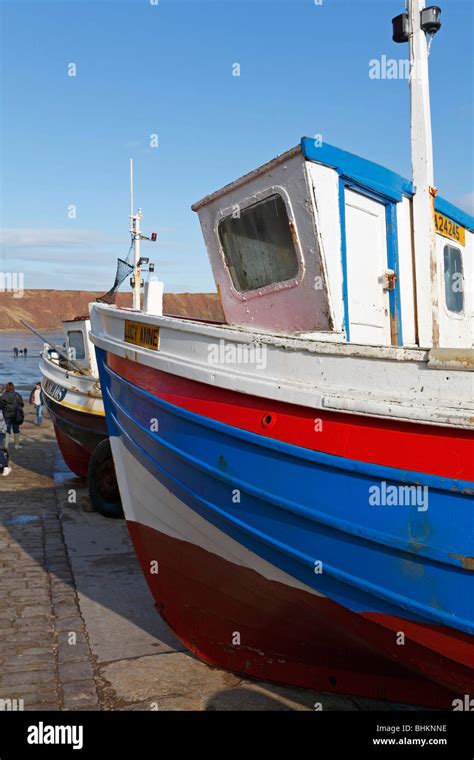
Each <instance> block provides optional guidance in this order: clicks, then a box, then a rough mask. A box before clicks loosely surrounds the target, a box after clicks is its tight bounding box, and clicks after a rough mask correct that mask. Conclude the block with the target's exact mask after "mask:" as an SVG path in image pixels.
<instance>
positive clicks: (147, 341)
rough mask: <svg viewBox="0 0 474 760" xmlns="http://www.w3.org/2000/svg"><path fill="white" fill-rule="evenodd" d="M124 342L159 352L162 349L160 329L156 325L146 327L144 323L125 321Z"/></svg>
mask: <svg viewBox="0 0 474 760" xmlns="http://www.w3.org/2000/svg"><path fill="white" fill-rule="evenodd" d="M124 340H125V342H126V343H133V344H134V345H135V346H143V347H144V348H151V349H152V351H158V349H159V347H160V328H159V327H155V326H154V325H146V324H144V323H143V322H130V320H128V319H126V320H125V331H124Z"/></svg>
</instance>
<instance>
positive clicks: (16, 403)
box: [0, 383, 25, 449]
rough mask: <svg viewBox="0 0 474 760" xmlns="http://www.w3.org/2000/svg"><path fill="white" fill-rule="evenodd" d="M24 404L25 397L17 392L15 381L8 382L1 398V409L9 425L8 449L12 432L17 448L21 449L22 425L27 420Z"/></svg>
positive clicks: (6, 443)
mask: <svg viewBox="0 0 474 760" xmlns="http://www.w3.org/2000/svg"><path fill="white" fill-rule="evenodd" d="M23 406H24V405H23V399H22V397H21V396H20V394H19V393H17V392H16V390H15V386H14V385H13V383H7V384H6V386H5V390H4V391H3V394H2V397H1V398H0V409H1V411H2V412H3V419H4V420H5V423H6V426H7V435H6V441H5V447H6V448H7V449H8V447H9V444H10V436H11V434H12V432H13V439H14V443H15V449H21V446H20V427H21V425H23V422H24V420H25V414H24V412H23Z"/></svg>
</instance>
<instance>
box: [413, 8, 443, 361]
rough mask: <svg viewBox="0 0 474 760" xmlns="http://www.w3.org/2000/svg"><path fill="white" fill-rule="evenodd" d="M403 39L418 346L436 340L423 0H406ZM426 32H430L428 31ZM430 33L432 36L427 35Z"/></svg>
mask: <svg viewBox="0 0 474 760" xmlns="http://www.w3.org/2000/svg"><path fill="white" fill-rule="evenodd" d="M406 7H407V14H408V42H409V51H410V140H411V164H412V176H413V184H414V187H415V195H414V196H413V199H412V204H413V206H412V209H413V243H414V257H415V274H416V302H417V312H418V342H419V345H420V346H426V347H430V346H437V345H438V344H439V319H438V282H437V279H438V272H437V261H436V247H435V245H436V244H435V228H434V197H435V195H436V189H435V187H434V171H433V143H432V134H431V110H430V88H429V70H428V55H429V46H428V44H427V38H426V33H425V31H426V25H425V24H423V26H425V29H423V28H422V23H423V22H422V10H423V9H424V8H425V0H407V6H406ZM430 34H431V35H432V34H434V32H431V31H430ZM430 39H432V36H431V37H430Z"/></svg>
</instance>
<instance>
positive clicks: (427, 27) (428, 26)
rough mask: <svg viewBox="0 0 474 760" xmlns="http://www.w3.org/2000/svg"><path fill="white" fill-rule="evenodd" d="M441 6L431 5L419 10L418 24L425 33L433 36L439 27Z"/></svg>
mask: <svg viewBox="0 0 474 760" xmlns="http://www.w3.org/2000/svg"><path fill="white" fill-rule="evenodd" d="M440 15H441V8H440V7H439V5H431V6H430V7H429V8H423V10H422V11H421V22H420V26H421V28H422V29H423V31H424V32H426V34H430V35H431V36H433V35H434V34H436V32H437V31H439V29H440V27H441V20H440Z"/></svg>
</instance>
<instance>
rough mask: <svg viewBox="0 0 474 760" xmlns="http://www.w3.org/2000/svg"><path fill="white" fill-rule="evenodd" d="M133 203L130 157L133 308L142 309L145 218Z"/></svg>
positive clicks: (131, 161) (131, 160) (131, 162)
mask: <svg viewBox="0 0 474 760" xmlns="http://www.w3.org/2000/svg"><path fill="white" fill-rule="evenodd" d="M133 208H134V203H133V158H131V159H130V233H131V235H132V244H133V308H134V309H137V311H140V306H141V304H140V291H141V282H142V274H141V258H140V241H141V234H140V221H141V220H142V218H143V214H142V210H141V208H139V209H138V211H137V213H136V214H135V213H134V210H133Z"/></svg>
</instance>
